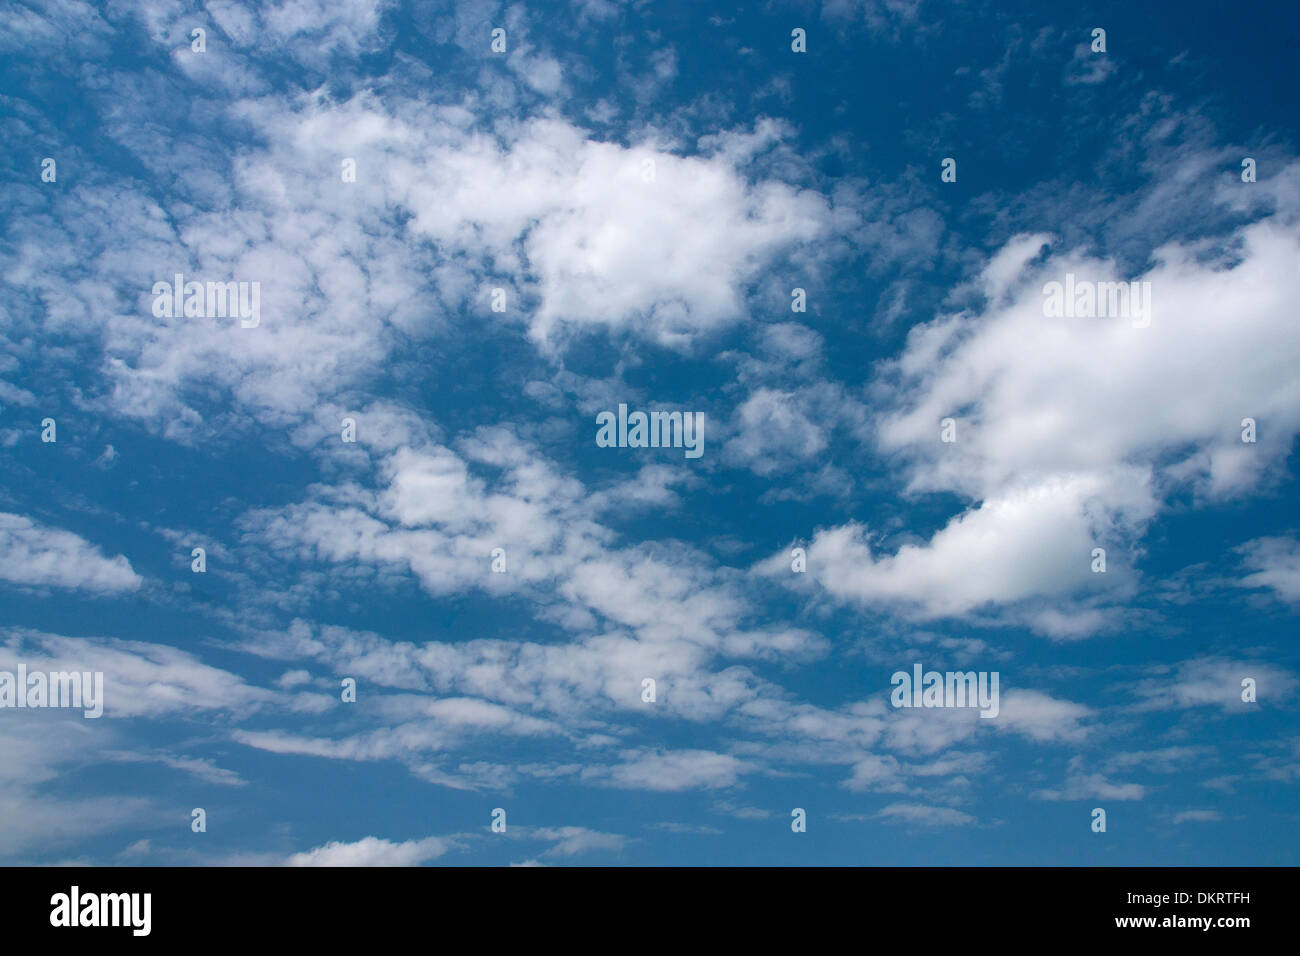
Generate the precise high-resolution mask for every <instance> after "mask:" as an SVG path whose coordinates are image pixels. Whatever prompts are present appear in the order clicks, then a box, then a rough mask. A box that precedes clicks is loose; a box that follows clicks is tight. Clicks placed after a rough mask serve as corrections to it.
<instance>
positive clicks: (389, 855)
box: [284, 836, 453, 866]
mask: <svg viewBox="0 0 1300 956" xmlns="http://www.w3.org/2000/svg"><path fill="white" fill-rule="evenodd" d="M452 846H453V844H452V843H451V841H448V840H444V839H440V838H439V837H426V838H425V839H423V840H407V841H405V842H403V843H394V842H392V841H391V840H383V839H380V838H379V837H372V836H368V837H364V838H362V839H360V840H356V841H354V842H352V843H343V842H339V841H336V840H335V841H331V842H329V843H326V844H325V845H324V846H318V847H316V848H315V849H312V850H307V851H306V852H303V853H294V854H293V855H292V856H290V857H289V858H288V859H287V860H285V861H284V865H285V866H419V865H421V864H422V863H428V862H430V861H432V860H436V859H437V858H438V857H440V856H442V855H443V854H444V853H446V852H447V851H448V850H449V849H451V847H452Z"/></svg>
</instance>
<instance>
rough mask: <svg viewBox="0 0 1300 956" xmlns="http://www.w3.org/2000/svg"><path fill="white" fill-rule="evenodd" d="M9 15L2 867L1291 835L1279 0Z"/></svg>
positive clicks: (1299, 570) (1054, 850)
mask: <svg viewBox="0 0 1300 956" xmlns="http://www.w3.org/2000/svg"><path fill="white" fill-rule="evenodd" d="M5 20H6V29H5V30H4V31H3V34H4V35H3V37H0V89H2V90H3V93H2V94H0V124H2V125H0V129H2V130H3V139H4V143H5V148H4V150H3V151H0V175H2V176H3V179H4V197H5V201H4V204H3V207H2V208H0V217H2V219H0V275H3V283H0V469H2V471H0V476H2V477H0V670H7V671H15V670H16V668H17V667H18V665H20V664H22V665H24V666H26V667H27V668H28V669H29V670H44V671H61V670H78V671H92V672H93V671H100V672H102V673H103V675H104V686H105V691H104V693H105V705H104V716H103V717H102V718H100V719H87V718H84V717H83V716H81V714H80V712H79V711H73V710H69V709H56V708H47V709H43V710H42V709H22V710H18V709H0V758H3V759H0V861H3V862H6V863H38V864H46V863H68V862H77V863H90V864H99V865H113V864H160V865H167V864H187V865H194V864H202V865H206V864H225V863H257V864H284V863H289V864H337V863H358V864H359V863H378V864H393V865H408V864H433V865H480V864H482V865H505V864H560V865H564V864H587V865H610V864H647V865H663V864H680V865H701V864H722V863H726V864H762V865H783V864H893V865H913V864H948V865H951V864H956V865H997V864H1010V865H1031V864H1039V865H1097V864H1101V865H1125V864H1132V865H1141V864H1154V865H1175V864H1181V865H1206V864H1229V865H1242V864H1245V865H1281V864H1287V865H1294V864H1296V863H1297V861H1298V853H1297V850H1298V849H1300V842H1298V840H1297V837H1296V833H1297V827H1296V785H1297V782H1300V728H1297V723H1296V716H1297V698H1296V694H1297V688H1298V686H1300V684H1298V683H1297V680H1298V678H1297V674H1300V662H1298V661H1297V659H1296V658H1297V655H1296V651H1295V637H1294V627H1295V624H1296V620H1297V618H1296V614H1297V608H1298V607H1300V539H1297V530H1298V529H1300V515H1298V514H1297V509H1296V506H1295V504H1294V501H1295V496H1296V490H1297V485H1296V480H1295V474H1296V471H1297V467H1296V466H1297V463H1296V461H1295V460H1294V457H1293V452H1294V449H1295V439H1296V435H1297V433H1300V385H1298V384H1297V382H1298V381H1300V380H1298V379H1297V377H1296V374H1295V370H1296V369H1297V368H1298V367H1300V336H1297V334H1296V331H1295V319H1296V312H1295V302H1296V301H1297V297H1298V296H1300V270H1297V269H1296V263H1297V261H1298V260H1297V253H1300V160H1298V159H1297V128H1296V123H1297V118H1298V117H1300V103H1297V98H1298V97H1300V92H1298V91H1297V88H1296V85H1295V83H1294V82H1293V73H1292V71H1291V64H1292V61H1293V57H1294V53H1293V51H1294V47H1295V42H1296V39H1297V38H1296V33H1297V26H1296V23H1297V20H1296V18H1295V16H1294V13H1293V12H1292V11H1291V10H1290V9H1289V8H1287V7H1284V6H1282V5H1280V4H1261V5H1252V4H1246V5H1236V6H1234V7H1233V8H1232V10H1231V11H1223V10H1221V9H1219V8H1212V6H1211V5H1209V4H1193V5H1191V7H1188V6H1187V5H1184V4H1179V5H1174V4H1144V5H1142V8H1141V9H1134V8H1133V5H1132V4H1097V5H1093V6H1090V7H1088V8H1087V9H1074V10H1071V11H1069V12H1068V13H1067V12H1057V11H1050V10H1044V9H1042V5H1041V4H1030V3H1023V4H997V5H988V4H979V3H971V4H940V3H931V2H920V3H914V2H910V0H888V2H884V3H875V2H866V3H864V2H855V0H832V2H823V3H803V4H766V5H746V6H739V7H716V8H715V7H712V6H711V5H707V4H699V3H654V4H652V3H621V2H613V0H582V2H574V3H553V4H527V5H525V4H493V3H469V2H451V3H422V4H418V5H397V4H392V3H382V2H380V3H376V2H370V0H345V2H331V3H324V2H312V0H309V2H304V3H296V4H267V5H241V4H232V3H225V2H212V3H207V4H192V3H182V2H168V0H146V2H134V0H129V2H121V3H113V4H110V5H107V6H93V5H88V4H82V3H77V2H50V3H43V4H39V5H29V4H25V3H18V4H10V5H8V6H7V7H6V12H5ZM195 28H200V29H202V30H204V31H205V32H204V37H203V40H204V43H203V46H204V49H203V50H202V51H201V52H200V51H196V50H195V49H193V47H192V31H193V30H194V29H195ZM1095 28H1102V29H1104V30H1105V50H1104V51H1094V50H1093V49H1092V45H1093V42H1094V41H1093V30H1094V29H1095ZM494 29H501V30H504V31H505V32H504V39H505V50H504V52H494V51H493V49H492V42H493V30H494ZM796 29H800V30H803V31H804V32H805V36H806V52H795V51H794V50H793V49H792V31H793V30H796ZM945 158H952V159H954V160H955V161H956V180H955V181H954V182H944V181H942V179H941V164H942V162H943V160H944V159H945ZM1246 158H1250V159H1252V160H1253V161H1254V164H1255V166H1254V168H1255V172H1256V175H1255V178H1254V181H1251V182H1246V181H1243V166H1242V162H1243V160H1244V159H1246ZM47 159H50V160H53V162H54V165H53V170H54V175H53V178H52V180H51V179H50V177H48V176H47V177H45V178H43V176H42V170H43V169H45V168H47V167H48V164H46V163H44V161H45V160H47ZM349 163H350V164H352V165H354V168H355V181H350V180H349V177H348V176H347V175H345V172H344V171H345V168H347V167H348V166H349ZM178 272H179V273H182V274H183V275H184V276H185V280H186V281H191V280H192V281H199V282H222V283H225V282H245V283H257V288H258V289H259V292H260V315H259V317H258V321H257V324H256V325H255V326H254V327H249V328H245V327H244V325H243V323H241V322H240V320H239V319H238V318H232V317H231V316H228V315H226V316H221V315H210V314H200V315H190V316H184V315H181V316H178V317H172V316H170V315H168V314H166V312H165V310H164V314H162V315H159V314H157V312H158V310H157V309H156V308H155V293H154V289H155V285H156V284H157V283H160V282H162V283H169V282H171V281H172V278H173V276H174V275H175V274H176V273H178ZM1067 275H1069V276H1072V277H1074V279H1072V280H1071V281H1072V282H1073V281H1075V280H1078V281H1080V282H1085V283H1115V282H1133V283H1138V284H1139V285H1141V286H1142V287H1144V288H1146V289H1148V290H1149V304H1150V310H1149V316H1147V318H1148V319H1149V321H1146V322H1142V321H1139V320H1138V318H1136V317H1130V316H1128V315H1122V316H1116V315H1113V314H1112V315H1106V316H1093V317H1081V316H1075V317H1070V318H1051V317H1049V316H1048V315H1047V314H1046V309H1045V307H1044V299H1045V295H1044V292H1043V289H1044V287H1045V285H1047V284H1048V283H1051V282H1065V281H1066V276H1067ZM1134 288H1136V287H1134ZM796 289H800V290H803V295H804V298H805V302H806V308H805V309H804V310H803V311H795V310H794V308H793V307H792V304H793V301H794V300H793V298H792V296H793V290H796ZM494 290H501V295H502V296H503V297H504V310H500V311H498V310H494V308H493V293H494ZM620 404H626V405H627V406H628V407H629V409H632V410H643V411H656V410H659V411H681V412H696V413H701V414H702V415H703V421H704V431H703V442H704V443H703V454H702V455H701V456H700V457H698V458H690V457H687V456H685V455H684V454H683V449H682V448H680V447H678V448H636V447H616V448H607V447H598V446H597V443H596V432H597V425H596V416H597V415H598V414H599V413H601V412H603V411H615V412H616V411H617V409H618V406H619V405H620ZM1247 418H1250V419H1252V420H1253V421H1254V422H1255V429H1256V435H1255V439H1256V440H1255V441H1253V442H1247V441H1243V438H1242V433H1243V424H1242V423H1243V420H1244V419H1247ZM45 419H54V421H55V426H56V434H55V437H56V439H57V440H55V441H52V442H51V441H43V440H42V432H43V430H44V426H43V424H42V423H43V421H44V420H45ZM345 419H348V420H351V421H352V422H353V423H355V439H356V440H355V441H344V438H343V424H344V420H345ZM946 419H951V421H952V425H953V429H954V430H955V431H954V432H953V435H952V436H951V437H954V438H955V440H953V441H945V440H943V437H942V423H943V422H944V420H946ZM200 547H201V548H203V549H204V550H205V554H206V570H205V571H204V572H203V573H201V574H200V573H195V572H194V571H193V570H192V567H191V562H192V549H194V548H200ZM498 548H499V549H501V550H502V552H503V553H504V561H505V568H504V571H501V572H498V571H494V570H493V557H492V553H493V550H494V549H498ZM1096 548H1103V549H1104V550H1105V558H1106V570H1105V573H1104V574H1102V573H1096V572H1095V571H1094V570H1093V569H1094V567H1096V563H1095V558H1094V549H1096ZM794 549H802V553H803V554H804V556H805V560H806V570H805V571H803V572H802V573H799V572H796V571H794V570H792V562H793V559H792V552H793V550H794ZM915 664H920V665H922V667H923V668H924V669H925V670H927V671H929V670H934V671H940V672H948V671H960V672H969V671H975V672H980V673H997V674H998V676H999V680H1000V683H999V687H1000V706H999V712H998V714H997V716H996V717H992V718H987V719H986V718H981V717H980V716H979V715H978V712H977V711H976V710H974V709H972V708H969V707H942V708H897V707H894V706H893V705H892V704H891V690H892V689H893V688H892V684H891V676H892V675H893V674H894V673H895V672H897V671H900V670H901V671H906V672H911V669H912V667H913V665H915ZM346 678H351V679H353V680H355V681H356V686H357V698H356V701H355V702H345V701H343V700H342V699H341V698H342V694H341V682H342V681H343V680H344V679H346ZM647 678H649V679H653V680H654V681H655V699H654V700H653V701H646V700H643V699H642V697H643V695H642V687H643V681H644V680H645V679H647ZM1247 678H1249V679H1250V680H1251V681H1254V684H1255V688H1256V699H1254V700H1253V701H1245V700H1243V699H1242V697H1243V690H1242V681H1243V679H1247ZM498 807H499V808H503V809H505V811H506V820H507V826H506V829H505V832H503V833H502V832H494V831H493V830H492V828H491V822H492V811H493V810H494V808H498ZM194 808H203V809H204V811H205V813H206V822H207V826H206V831H205V832H194V830H193V829H192V827H191V811H192V810H193V809H194ZM795 808H800V809H803V810H804V811H805V813H806V818H807V827H806V832H794V831H793V830H792V826H791V822H792V817H791V813H792V811H793V810H794V809H795ZM1094 808H1102V809H1104V810H1105V811H1106V820H1107V827H1106V830H1105V832H1094V830H1093V827H1092V819H1093V818H1092V812H1093V810H1094Z"/></svg>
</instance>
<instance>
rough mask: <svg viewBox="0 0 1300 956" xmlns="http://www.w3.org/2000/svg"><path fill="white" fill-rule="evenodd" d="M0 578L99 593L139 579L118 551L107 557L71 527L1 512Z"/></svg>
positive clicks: (133, 584)
mask: <svg viewBox="0 0 1300 956" xmlns="http://www.w3.org/2000/svg"><path fill="white" fill-rule="evenodd" d="M0 579H4V580H6V581H12V582H13V583H15V584H21V585H26V586H29V587H60V588H75V589H79V590H86V591H92V592H96V593H101V594H112V593H120V592H123V591H134V590H136V589H137V588H139V587H140V584H141V581H142V579H141V577H140V576H139V575H138V574H136V573H135V571H133V570H132V569H131V562H130V561H128V560H127V559H126V558H125V557H123V556H122V555H120V554H119V555H117V556H115V557H112V558H109V557H106V556H105V555H104V554H103V553H101V552H100V551H99V549H98V548H96V547H95V546H94V545H93V544H91V543H90V542H89V541H87V540H86V539H85V538H82V537H81V536H79V535H76V534H73V533H72V532H71V531H63V530H60V529H58V528H50V527H48V526H46V525H40V524H37V523H36V522H34V521H32V520H31V519H30V518H24V517H23V516H21V515H15V514H3V513H0Z"/></svg>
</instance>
